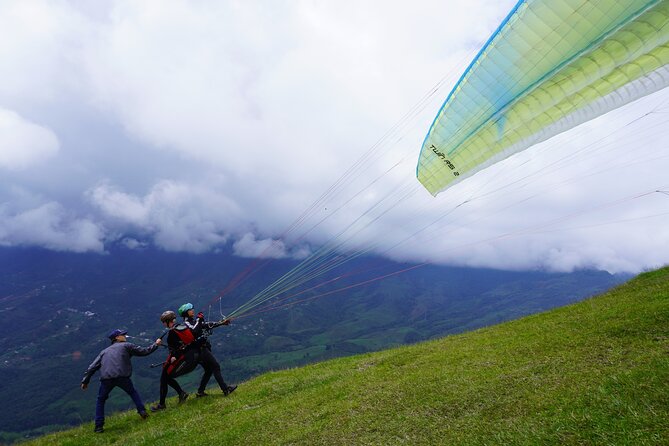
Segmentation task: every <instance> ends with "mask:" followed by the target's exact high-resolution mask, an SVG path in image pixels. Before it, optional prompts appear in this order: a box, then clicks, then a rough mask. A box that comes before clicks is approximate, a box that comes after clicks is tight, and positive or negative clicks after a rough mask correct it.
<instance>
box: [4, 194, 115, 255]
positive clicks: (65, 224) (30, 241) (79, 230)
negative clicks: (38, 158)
mask: <svg viewBox="0 0 669 446" xmlns="http://www.w3.org/2000/svg"><path fill="white" fill-rule="evenodd" d="M0 244H1V245H4V246H22V245H28V246H30V245H37V246H43V247H45V248H48V249H53V250H56V251H74V252H88V251H93V252H100V253H101V252H104V231H103V229H102V228H101V227H100V226H99V225H98V224H97V223H95V222H93V221H91V220H89V219H83V218H76V217H73V216H72V215H70V214H69V213H68V212H67V211H66V210H65V209H64V208H63V206H62V205H60V204H58V203H54V202H50V203H46V204H43V205H41V206H39V207H36V208H32V209H26V210H23V211H20V212H9V210H8V209H7V208H6V207H4V208H3V207H0Z"/></svg>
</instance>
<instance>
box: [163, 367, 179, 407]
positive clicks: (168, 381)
mask: <svg viewBox="0 0 669 446" xmlns="http://www.w3.org/2000/svg"><path fill="white" fill-rule="evenodd" d="M167 386H170V387H171V388H173V389H174V390H175V391H176V392H177V393H178V394H179V395H181V394H182V393H184V391H183V389H182V388H181V386H180V385H179V383H178V382H177V380H176V379H174V378H173V377H172V376H170V375H168V374H167V368H166V367H163V373H162V374H161V375H160V404H163V405H164V404H165V398H167Z"/></svg>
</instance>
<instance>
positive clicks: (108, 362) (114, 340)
mask: <svg viewBox="0 0 669 446" xmlns="http://www.w3.org/2000/svg"><path fill="white" fill-rule="evenodd" d="M127 333H128V332H127V330H119V329H116V330H113V331H111V332H110V333H109V334H108V335H107V337H108V338H109V340H110V341H111V345H110V346H109V347H107V348H105V349H104V350H102V351H101V352H100V354H98V356H97V357H96V358H95V360H93V362H92V363H91V365H89V366H88V369H87V370H86V372H85V373H84V378H83V379H82V380H81V389H82V390H86V389H87V388H88V383H89V382H90V381H91V376H93V374H94V373H95V372H96V371H98V370H100V390H99V391H98V398H97V402H96V404H95V430H94V432H97V433H102V432H104V424H105V402H106V401H107V398H109V394H110V393H111V391H112V390H113V389H114V387H120V388H121V389H123V390H124V391H125V393H127V394H128V395H130V398H132V401H133V402H134V403H135V406H136V408H137V413H138V414H139V416H140V417H142V419H146V418H147V417H148V416H149V415H148V414H147V413H146V408H145V407H144V403H143V402H142V398H141V397H140V396H139V393H138V392H137V390H136V389H135V386H133V384H132V380H131V379H130V376H131V375H132V363H131V362H130V358H131V357H133V356H147V355H150V354H151V353H153V352H155V351H156V349H157V348H158V346H159V345H160V344H161V342H162V340H161V339H156V342H154V343H153V344H152V345H151V346H149V347H139V346H137V345H135V344H132V343H130V342H127V341H126V336H125V335H126V334H127Z"/></svg>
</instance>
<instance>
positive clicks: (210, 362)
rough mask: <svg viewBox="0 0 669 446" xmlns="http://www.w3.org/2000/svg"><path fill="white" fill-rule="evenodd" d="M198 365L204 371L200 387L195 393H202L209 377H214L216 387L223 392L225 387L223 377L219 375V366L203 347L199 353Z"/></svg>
mask: <svg viewBox="0 0 669 446" xmlns="http://www.w3.org/2000/svg"><path fill="white" fill-rule="evenodd" d="M200 364H201V365H202V368H203V369H204V374H203V375H202V379H201V380H200V387H198V389H197V391H198V392H200V393H202V392H204V389H205V388H206V387H207V383H208V382H209V378H211V375H214V378H215V379H216V382H217V383H218V386H219V387H220V388H221V390H223V391H224V392H225V389H226V388H227V385H226V384H225V381H223V375H221V366H220V365H218V361H216V358H214V355H212V354H211V352H210V351H209V349H208V348H206V347H203V348H202V350H201V351H200Z"/></svg>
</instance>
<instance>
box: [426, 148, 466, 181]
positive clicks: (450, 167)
mask: <svg viewBox="0 0 669 446" xmlns="http://www.w3.org/2000/svg"><path fill="white" fill-rule="evenodd" d="M430 148H431V149H432V151H433V152H434V154H435V155H437V156H438V157H439V158H441V160H442V161H443V162H444V164H446V165H447V166H448V168H449V169H451V170H452V171H453V176H455V177H457V176H459V175H460V172H458V171H457V170H455V165H454V164H453V163H452V162H451V161H450V160H449V159H448V158H446V155H444V152H440V151H439V150H438V149H437V148H436V147H435V146H434V144H432V145H431V146H430Z"/></svg>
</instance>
